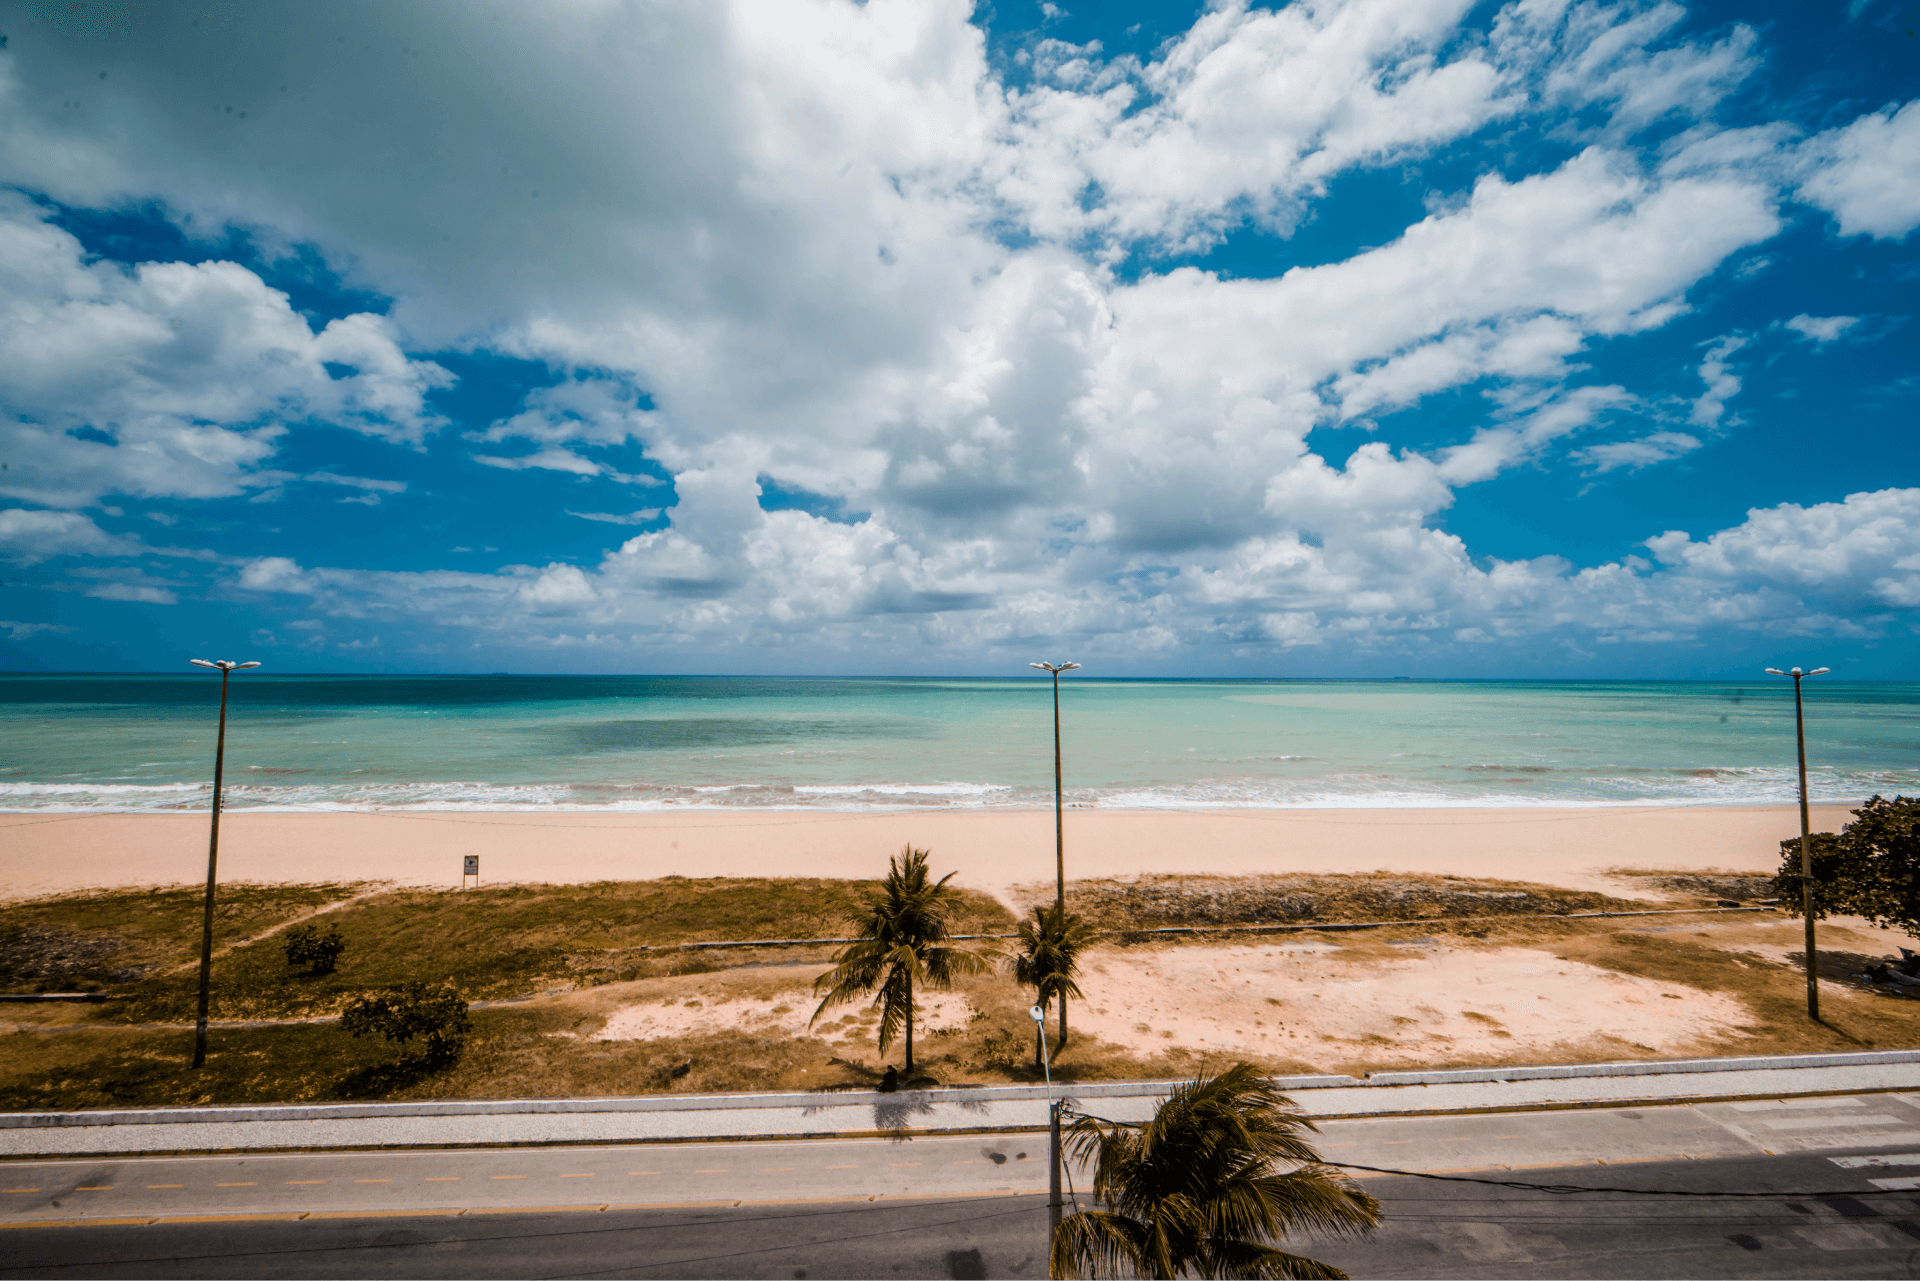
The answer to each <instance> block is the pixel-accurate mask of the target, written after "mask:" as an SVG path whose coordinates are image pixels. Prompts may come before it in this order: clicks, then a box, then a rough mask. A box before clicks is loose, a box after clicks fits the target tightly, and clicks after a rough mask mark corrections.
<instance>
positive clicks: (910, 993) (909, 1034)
mask: <svg viewBox="0 0 1920 1281" xmlns="http://www.w3.org/2000/svg"><path fill="white" fill-rule="evenodd" d="M900 1075H901V1076H903V1077H907V1076H912V1075H913V971H912V970H908V971H907V1070H906V1071H905V1072H902V1073H901V1074H900Z"/></svg>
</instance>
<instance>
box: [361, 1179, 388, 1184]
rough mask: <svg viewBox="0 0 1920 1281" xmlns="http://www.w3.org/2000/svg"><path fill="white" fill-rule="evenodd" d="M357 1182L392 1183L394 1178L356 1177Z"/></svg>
mask: <svg viewBox="0 0 1920 1281" xmlns="http://www.w3.org/2000/svg"><path fill="white" fill-rule="evenodd" d="M354 1182H355V1183H392V1182H393V1180H392V1179H355V1180H354Z"/></svg>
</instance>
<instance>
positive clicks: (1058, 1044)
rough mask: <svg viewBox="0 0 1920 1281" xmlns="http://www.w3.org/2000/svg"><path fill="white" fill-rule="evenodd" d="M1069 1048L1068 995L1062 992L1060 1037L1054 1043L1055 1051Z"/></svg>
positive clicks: (1056, 1052)
mask: <svg viewBox="0 0 1920 1281" xmlns="http://www.w3.org/2000/svg"><path fill="white" fill-rule="evenodd" d="M1066 1048H1067V996H1066V993H1064V992H1062V993H1061V994H1060V1039H1059V1040H1058V1041H1055V1042H1054V1044H1053V1052H1054V1053H1055V1054H1058V1053H1059V1052H1060V1051H1062V1050H1064V1049H1066Z"/></svg>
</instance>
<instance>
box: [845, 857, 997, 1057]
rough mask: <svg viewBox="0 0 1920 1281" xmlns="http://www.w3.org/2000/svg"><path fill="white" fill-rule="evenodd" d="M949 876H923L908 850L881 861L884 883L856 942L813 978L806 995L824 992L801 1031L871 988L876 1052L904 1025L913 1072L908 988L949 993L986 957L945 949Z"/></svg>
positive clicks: (923, 867) (921, 864)
mask: <svg viewBox="0 0 1920 1281" xmlns="http://www.w3.org/2000/svg"><path fill="white" fill-rule="evenodd" d="M953 877H954V874H953V873H952V872H948V873H947V874H946V875H945V876H943V877H941V878H940V879H939V880H938V881H937V882H931V881H929V879H928V872H927V852H926V851H925V850H917V849H915V848H913V846H911V845H909V846H907V847H906V849H905V850H903V851H902V852H901V853H900V854H899V855H898V856H897V857H894V858H891V859H888V860H887V879H886V880H885V881H883V882H881V885H880V889H879V891H878V892H877V893H875V894H874V896H873V897H872V899H870V900H869V901H868V904H867V914H866V916H865V917H864V918H863V919H862V920H861V921H860V926H859V930H858V935H859V939H858V941H857V942H854V943H851V944H848V945H847V947H846V948H844V949H843V950H842V951H841V952H840V954H839V955H838V956H836V957H834V958H833V960H834V967H833V968H832V969H831V970H829V971H827V972H826V973H825V974H822V975H821V976H820V977H819V978H817V979H815V980H814V984H813V990H814V991H816V992H824V993H825V994H826V995H825V998H824V999H823V1000H822V1001H821V1002H820V1008H819V1009H817V1010H815V1011H814V1012H813V1018H812V1019H811V1020H810V1021H809V1022H808V1024H807V1026H809V1027H811V1026H813V1024H814V1023H817V1022H818V1021H819V1020H820V1016H821V1015H822V1014H825V1013H826V1012H827V1011H828V1010H830V1009H832V1008H833V1007H834V1006H836V1005H844V1004H846V1003H847V1002H848V1001H852V1000H854V999H855V998H857V997H861V996H865V995H866V994H867V993H868V992H872V991H874V989H876V988H878V989H879V992H878V995H876V996H875V997H874V998H873V1004H874V1007H875V1008H877V1009H878V1010H879V1011H880V1053H882V1054H885V1053H886V1052H887V1047H888V1046H889V1045H891V1044H892V1043H893V1038H894V1037H895V1036H897V1035H899V1033H900V1031H901V1029H902V1028H903V1027H904V1028H905V1029H906V1034H907V1038H906V1039H907V1066H906V1071H905V1072H904V1073H902V1075H903V1076H907V1077H911V1076H912V1075H913V985H914V981H915V980H916V979H918V980H919V981H920V982H922V983H924V984H928V985H931V986H933V987H937V988H950V987H952V986H953V980H954V977H955V976H956V975H960V974H979V973H981V972H983V971H985V970H986V969H987V968H988V962H987V959H986V958H985V957H984V956H981V955H979V954H978V953H975V952H969V951H967V950H966V949H965V948H958V947H950V946H948V944H947V907H948V904H949V902H950V901H951V900H952V899H953V898H955V897H957V891H954V890H950V889H948V888H947V882H948V881H950V880H952V879H953Z"/></svg>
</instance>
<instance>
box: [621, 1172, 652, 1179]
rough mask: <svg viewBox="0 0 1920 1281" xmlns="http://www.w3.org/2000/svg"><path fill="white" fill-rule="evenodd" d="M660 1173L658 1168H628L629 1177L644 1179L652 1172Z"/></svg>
mask: <svg viewBox="0 0 1920 1281" xmlns="http://www.w3.org/2000/svg"><path fill="white" fill-rule="evenodd" d="M658 1173H660V1171H658V1170H628V1171H627V1176H628V1177H629V1178H634V1179H644V1178H646V1177H647V1176H648V1175H650V1174H658Z"/></svg>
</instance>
